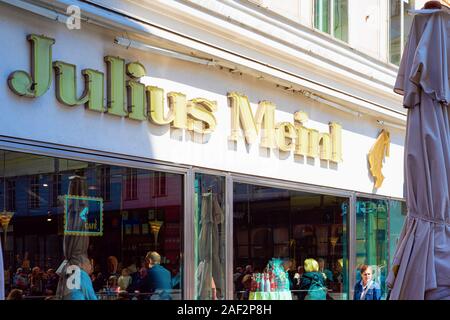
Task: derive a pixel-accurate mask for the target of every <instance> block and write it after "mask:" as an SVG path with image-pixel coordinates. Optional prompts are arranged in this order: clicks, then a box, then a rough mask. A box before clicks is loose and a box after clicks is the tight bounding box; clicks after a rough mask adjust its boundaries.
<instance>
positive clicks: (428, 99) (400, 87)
mask: <svg viewBox="0 0 450 320" xmlns="http://www.w3.org/2000/svg"><path fill="white" fill-rule="evenodd" d="M415 13H416V15H415V16H414V19H413V23H412V26H411V31H410V35H409V39H408V43H407V44H406V47H405V51H404V54H403V57H402V60H401V64H400V68H399V72H398V76H397V81H396V84H395V89H394V91H395V92H397V93H399V94H402V95H403V96H404V97H403V105H404V107H406V108H408V110H407V112H408V115H407V128H406V139H405V158H404V164H405V168H404V170H405V197H406V204H407V209H408V215H407V218H406V221H405V224H404V226H403V230H402V233H401V235H400V240H399V243H398V246H397V250H396V253H395V255H394V259H393V263H392V265H393V268H392V270H391V272H390V273H389V276H388V279H387V283H388V286H389V287H390V288H391V293H390V299H391V300H399V299H402V300H403V299H408V300H423V299H430V300H433V299H450V214H449V211H450V127H449V112H448V102H450V88H449V82H448V77H449V76H450V72H449V65H448V61H449V59H448V58H449V54H450V50H449V48H448V46H449V45H450V41H449V39H448V36H449V35H450V34H449V33H448V29H447V28H448V27H447V26H448V25H449V23H450V14H449V11H448V10H447V9H442V10H419V11H416V12H415Z"/></svg>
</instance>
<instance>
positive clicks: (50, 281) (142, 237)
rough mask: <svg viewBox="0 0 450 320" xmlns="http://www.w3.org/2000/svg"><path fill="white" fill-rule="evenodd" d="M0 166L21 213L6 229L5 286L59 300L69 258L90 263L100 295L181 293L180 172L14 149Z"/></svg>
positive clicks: (11, 206)
mask: <svg viewBox="0 0 450 320" xmlns="http://www.w3.org/2000/svg"><path fill="white" fill-rule="evenodd" d="M0 163H1V165H0V170H1V168H3V172H2V177H1V178H2V180H1V181H0V190H1V194H0V196H1V197H0V199H1V201H0V203H2V208H3V210H2V211H7V212H8V211H9V212H12V213H13V217H12V219H11V221H10V223H9V226H6V225H4V228H2V234H1V235H2V236H3V235H4V233H5V230H6V231H7V235H8V237H7V239H6V242H7V243H6V245H5V243H4V242H5V240H4V237H2V241H3V250H4V251H3V253H4V258H5V269H6V270H7V273H6V274H7V277H8V279H7V281H6V283H8V284H9V285H8V286H7V292H10V291H11V290H12V289H14V288H16V289H21V290H23V293H24V295H25V297H26V298H27V299H31V298H32V297H33V298H44V297H53V298H56V297H55V295H56V291H57V286H58V281H59V275H58V274H57V273H56V270H57V269H58V267H60V266H61V263H62V262H63V260H64V259H65V258H68V259H69V262H70V264H75V265H77V266H79V267H81V268H82V269H83V268H84V267H85V265H87V264H91V265H92V267H93V272H92V273H91V274H90V275H89V276H88V277H86V279H90V282H91V285H92V288H93V289H94V291H95V294H96V295H97V297H98V298H100V299H180V298H181V297H182V292H181V290H182V283H183V282H182V279H181V270H182V260H181V248H182V246H183V243H182V230H183V219H182V217H183V212H184V210H183V206H184V204H183V196H182V195H183V176H182V175H178V174H171V173H162V172H156V171H150V170H142V169H130V168H125V167H119V166H112V165H104V164H98V163H92V162H89V163H88V162H83V161H74V160H67V159H57V158H51V157H46V156H38V155H31V154H24V153H16V152H8V151H0ZM155 186H157V190H155V188H156V187H155ZM4 190H6V194H5V192H4ZM5 195H6V197H5ZM101 208H102V209H101ZM5 209H6V210H5ZM3 215H6V214H5V213H4V212H3ZM74 221H78V222H81V221H83V223H80V224H78V225H77V224H74V223H73V222H74ZM101 221H103V230H102V232H100V231H101V230H100V223H101ZM78 222H77V223H78ZM6 227H7V228H6ZM70 231H72V232H76V233H77V234H71V235H69V234H68V232H70ZM94 231H95V232H94ZM97 231H99V232H97ZM92 234H95V236H93V235H92ZM63 248H64V250H63ZM155 252H156V253H155ZM148 253H151V254H149V255H147V254H148ZM82 257H86V258H87V259H86V260H88V262H86V261H85V260H83V259H82ZM83 261H84V262H83ZM82 264H83V265H82ZM87 269H88V268H87V267H86V270H87ZM83 270H84V269H83ZM86 273H87V274H88V272H86ZM62 276H64V277H67V275H65V274H64V273H63V274H62ZM62 283H64V282H62ZM62 288H65V287H64V286H62ZM64 290H66V289H64ZM64 294H66V298H71V297H72V298H73V297H74V296H73V294H75V293H74V292H72V291H70V292H69V291H64Z"/></svg>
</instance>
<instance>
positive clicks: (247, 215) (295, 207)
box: [233, 183, 348, 299]
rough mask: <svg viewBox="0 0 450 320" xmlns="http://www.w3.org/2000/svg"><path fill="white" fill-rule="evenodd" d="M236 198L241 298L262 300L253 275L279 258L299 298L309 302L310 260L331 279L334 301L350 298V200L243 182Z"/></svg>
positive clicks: (236, 259) (237, 291) (330, 294)
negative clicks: (306, 266) (306, 267)
mask: <svg viewBox="0 0 450 320" xmlns="http://www.w3.org/2000/svg"><path fill="white" fill-rule="evenodd" d="M233 199H234V200H233V201H234V203H233V216H234V221H233V233H234V240H233V246H234V250H233V252H234V270H235V271H234V272H235V273H234V277H233V279H234V293H235V296H234V297H235V299H249V298H252V296H256V295H254V294H252V293H251V291H252V288H251V282H250V280H249V279H251V274H253V273H262V272H264V269H265V268H266V266H267V264H268V262H269V261H270V260H272V259H273V258H278V259H281V260H282V261H283V265H284V268H285V270H286V271H287V272H288V276H289V286H290V291H291V295H292V298H293V299H304V298H305V297H306V294H307V290H306V289H305V288H306V287H305V286H304V284H305V283H306V282H307V281H306V279H307V278H308V276H309V275H306V273H305V272H304V269H303V264H304V261H305V260H306V259H310V258H312V259H314V260H316V261H317V263H318V265H319V272H320V274H321V276H322V274H324V275H325V277H324V283H325V285H326V287H327V289H328V298H329V299H346V297H347V295H346V292H347V286H348V284H347V279H348V276H347V271H346V270H347V264H348V259H347V228H346V225H347V221H346V220H347V213H348V199H346V198H339V197H334V196H326V195H316V194H310V193H305V192H299V191H291V190H285V189H278V188H271V187H263V186H255V185H249V184H243V183H235V184H234V194H233ZM249 275H250V276H249ZM302 277H303V278H302ZM302 279H303V280H302Z"/></svg>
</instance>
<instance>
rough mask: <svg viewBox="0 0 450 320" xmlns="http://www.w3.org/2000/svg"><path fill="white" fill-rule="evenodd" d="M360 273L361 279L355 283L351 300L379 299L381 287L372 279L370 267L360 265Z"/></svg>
mask: <svg viewBox="0 0 450 320" xmlns="http://www.w3.org/2000/svg"><path fill="white" fill-rule="evenodd" d="M360 274H361V281H358V282H357V283H356V285H355V291H354V295H353V300H380V299H381V288H380V285H379V284H378V283H376V282H375V281H374V280H373V279H372V277H373V270H372V267H371V266H368V265H362V266H361V269H360Z"/></svg>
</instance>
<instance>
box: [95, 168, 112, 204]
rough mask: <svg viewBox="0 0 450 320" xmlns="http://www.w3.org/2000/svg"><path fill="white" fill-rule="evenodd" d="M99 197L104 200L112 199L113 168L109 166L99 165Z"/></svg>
mask: <svg viewBox="0 0 450 320" xmlns="http://www.w3.org/2000/svg"><path fill="white" fill-rule="evenodd" d="M98 180H99V197H100V198H103V201H109V200H111V169H110V167H109V166H100V167H99V177H98Z"/></svg>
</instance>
